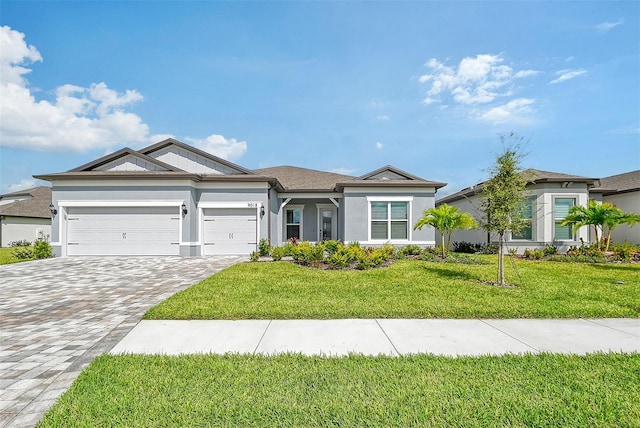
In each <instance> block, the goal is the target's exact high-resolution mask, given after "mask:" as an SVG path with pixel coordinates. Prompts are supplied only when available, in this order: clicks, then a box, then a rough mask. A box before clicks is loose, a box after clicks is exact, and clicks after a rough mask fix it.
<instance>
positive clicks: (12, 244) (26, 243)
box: [9, 239, 31, 247]
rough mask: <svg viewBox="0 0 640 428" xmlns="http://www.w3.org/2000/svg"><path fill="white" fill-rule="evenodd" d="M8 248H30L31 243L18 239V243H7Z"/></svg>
mask: <svg viewBox="0 0 640 428" xmlns="http://www.w3.org/2000/svg"><path fill="white" fill-rule="evenodd" d="M9 246H10V247H30V246H31V242H30V241H27V240H26V239H20V240H18V241H11V242H9Z"/></svg>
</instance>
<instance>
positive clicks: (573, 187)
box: [436, 183, 589, 253]
mask: <svg viewBox="0 0 640 428" xmlns="http://www.w3.org/2000/svg"><path fill="white" fill-rule="evenodd" d="M527 196H528V197H530V198H532V199H533V201H534V202H533V203H534V205H533V219H532V239H531V240H515V239H511V237H510V236H507V242H508V244H507V245H508V247H509V248H515V249H516V250H517V251H518V252H519V253H522V252H523V251H524V250H525V249H526V248H543V247H544V246H546V245H556V246H557V247H558V250H559V251H566V250H567V249H568V248H569V247H570V246H572V245H580V238H582V239H583V240H584V241H585V242H588V241H589V230H588V228H587V227H582V228H580V229H579V230H578V231H576V233H575V239H571V240H562V241H559V240H556V238H555V236H554V234H555V226H554V218H553V205H554V200H555V198H574V199H575V200H576V205H586V204H587V201H588V199H589V192H588V189H587V185H586V184H584V183H572V184H569V185H566V187H563V183H540V184H533V185H530V186H527ZM481 202H482V201H481V197H480V196H479V195H474V196H470V197H468V198H464V199H460V200H457V201H453V202H449V203H448V204H449V205H452V206H455V207H457V208H459V209H460V210H461V211H463V212H467V213H469V214H471V215H472V216H473V217H474V218H476V220H478V222H481V220H482V212H481V210H480V206H481ZM436 237H437V239H438V242H439V240H440V234H439V233H437V234H436ZM490 240H491V242H497V236H496V235H495V234H492V235H491V236H490ZM460 241H466V242H472V243H482V244H484V243H487V232H486V231H485V230H483V229H476V230H464V231H456V232H454V234H453V236H452V238H451V242H452V243H453V242H460Z"/></svg>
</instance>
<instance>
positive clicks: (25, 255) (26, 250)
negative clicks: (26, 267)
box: [11, 247, 33, 260]
mask: <svg viewBox="0 0 640 428" xmlns="http://www.w3.org/2000/svg"><path fill="white" fill-rule="evenodd" d="M15 248H16V249H15V250H13V252H12V253H11V255H12V256H13V257H15V258H16V259H19V260H29V259H32V258H33V250H32V249H31V247H15Z"/></svg>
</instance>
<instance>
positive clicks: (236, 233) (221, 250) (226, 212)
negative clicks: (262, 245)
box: [203, 208, 258, 255]
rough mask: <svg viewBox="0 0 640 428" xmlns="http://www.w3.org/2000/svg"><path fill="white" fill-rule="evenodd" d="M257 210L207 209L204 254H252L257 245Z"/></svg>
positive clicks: (205, 213) (205, 211)
mask: <svg viewBox="0 0 640 428" xmlns="http://www.w3.org/2000/svg"><path fill="white" fill-rule="evenodd" d="M257 227H258V222H257V217H256V209H255V208H207V209H205V210H204V228H203V240H204V254H205V255H230V254H234V255H235V254H251V252H252V251H256V245H257Z"/></svg>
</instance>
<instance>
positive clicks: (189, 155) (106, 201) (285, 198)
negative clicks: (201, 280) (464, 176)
mask: <svg viewBox="0 0 640 428" xmlns="http://www.w3.org/2000/svg"><path fill="white" fill-rule="evenodd" d="M36 178H39V179H42V180H47V181H50V182H51V183H52V192H53V193H52V201H53V207H54V210H55V216H54V218H53V222H52V228H51V244H52V247H53V251H54V254H55V255H57V256H81V255H182V256H197V255H223V254H249V253H251V252H252V251H256V249H257V245H258V243H259V241H260V239H268V240H269V241H270V243H271V244H272V245H281V244H282V243H284V242H286V241H287V240H288V239H290V238H293V237H295V238H298V239H300V240H305V241H321V240H328V239H337V240H340V241H343V242H352V241H358V242H361V243H363V244H366V245H382V244H384V243H386V242H391V243H392V244H395V245H406V244H417V245H420V246H430V245H434V242H435V235H434V233H435V232H434V230H433V229H432V228H424V229H423V230H419V231H414V230H413V224H414V223H415V222H416V220H417V219H418V218H419V217H420V216H421V214H422V212H423V211H424V210H425V209H427V208H432V207H434V206H435V195H436V192H437V190H438V189H439V188H441V187H443V186H445V183H440V182H436V181H429V180H425V179H422V178H420V177H416V176H414V175H412V174H409V173H407V172H404V171H402V170H399V169H397V168H394V167H392V166H385V167H382V168H380V169H377V170H375V171H372V172H370V173H368V174H365V175H363V176H361V177H352V176H348V175H341V174H334V173H330V172H323V171H317V170H311V169H306V168H299V167H294V166H281V167H274V168H264V169H259V170H249V169H246V168H243V167H241V166H239V165H236V164H233V163H231V162H228V161H226V160H223V159H221V158H218V157H216V156H214V155H212V154H210V153H206V152H204V151H201V150H198V149H196V148H194V147H192V146H189V145H187V144H184V143H181V142H179V141H177V140H174V139H167V140H164V141H161V142H159V143H157V144H153V145H151V146H149V147H146V148H143V149H140V150H132V149H129V148H123V149H121V150H119V151H117V152H115V153H112V154H109V155H107V156H104V157H101V158H100V159H96V160H95V161H93V162H90V163H88V164H86V165H82V166H80V167H78V168H75V169H73V170H71V171H67V172H61V173H53V174H45V175H39V176H36Z"/></svg>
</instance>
